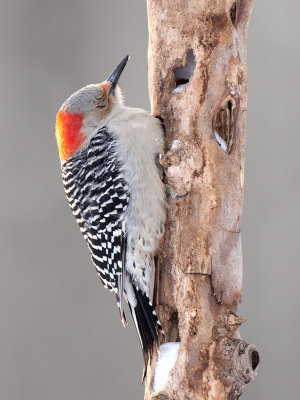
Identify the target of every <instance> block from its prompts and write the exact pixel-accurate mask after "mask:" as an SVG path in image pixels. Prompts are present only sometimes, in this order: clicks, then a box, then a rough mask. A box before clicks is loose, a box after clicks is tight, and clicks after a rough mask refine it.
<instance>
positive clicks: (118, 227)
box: [62, 127, 161, 355]
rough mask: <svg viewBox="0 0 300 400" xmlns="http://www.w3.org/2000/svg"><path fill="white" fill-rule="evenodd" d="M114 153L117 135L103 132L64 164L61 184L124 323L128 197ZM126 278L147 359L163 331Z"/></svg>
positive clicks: (144, 299) (145, 300)
mask: <svg viewBox="0 0 300 400" xmlns="http://www.w3.org/2000/svg"><path fill="white" fill-rule="evenodd" d="M115 149H116V139H115V138H114V136H113V135H112V134H111V133H110V132H108V130H107V129H106V128H105V127H104V128H102V129H100V130H99V132H98V133H97V134H96V135H95V136H94V137H93V138H92V139H91V141H90V144H89V146H88V147H87V148H86V149H84V150H82V151H81V152H79V153H77V154H76V155H75V156H73V157H71V158H69V159H68V160H66V161H65V162H64V163H63V164H62V179H63V184H64V188H65V192H66V195H67V199H68V202H69V204H70V207H71V209H72V212H73V214H74V216H75V218H76V221H77V223H78V225H79V227H80V230H81V232H82V233H83V235H84V238H85V240H86V242H87V244H88V247H89V250H90V252H91V258H92V261H93V263H94V265H95V268H96V271H97V273H98V275H99V277H100V279H101V281H102V283H103V285H104V287H105V288H107V289H109V290H110V291H112V292H114V293H115V294H116V297H117V302H118V306H119V308H120V313H121V318H122V321H123V322H124V320H125V317H124V314H123V308H122V296H123V285H124V279H125V277H124V276H125V274H126V252H127V246H126V235H127V232H126V224H125V220H124V213H125V212H126V210H127V208H128V206H129V202H130V193H129V187H128V184H127V183H126V181H125V179H124V175H123V173H122V168H121V167H122V166H121V165H120V162H119V160H118V159H117V156H116V151H115ZM127 279H128V280H129V281H130V283H131V284H132V289H133V293H134V296H135V299H136V305H135V307H134V308H133V307H132V305H131V304H130V301H129V302H128V303H129V306H130V310H131V313H132V315H133V319H134V322H135V325H136V328H137V331H138V334H139V338H140V341H141V344H142V348H143V352H144V355H145V354H146V353H148V352H149V350H150V351H151V348H152V345H153V342H155V341H157V340H158V335H157V329H160V330H161V326H160V324H159V321H158V319H157V316H156V314H155V312H154V309H153V307H152V305H151V302H150V299H149V298H148V297H147V295H146V294H145V293H143V292H142V291H140V290H139V288H138V286H137V284H136V283H134V282H135V279H134V277H132V276H130V275H129V276H128V275H127ZM125 295H126V293H125ZM128 297H129V296H128V295H127V298H128Z"/></svg>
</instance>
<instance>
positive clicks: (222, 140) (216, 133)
mask: <svg viewBox="0 0 300 400" xmlns="http://www.w3.org/2000/svg"><path fill="white" fill-rule="evenodd" d="M214 134H215V138H216V141H217V142H218V143H219V145H220V146H221V148H222V149H223V150H224V151H227V144H226V142H225V140H224V139H222V138H221V136H220V135H219V134H218V132H217V131H214Z"/></svg>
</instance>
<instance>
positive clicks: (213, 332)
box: [145, 0, 259, 400]
mask: <svg viewBox="0 0 300 400" xmlns="http://www.w3.org/2000/svg"><path fill="white" fill-rule="evenodd" d="M252 3H253V1H251V0H238V1H236V2H233V1H232V0H231V1H229V0H148V1H147V4H148V18H149V34H150V38H149V88H150V98H151V102H152V112H153V114H154V115H157V116H159V117H161V118H162V120H163V122H164V125H165V129H166V146H167V149H168V150H167V152H166V155H165V157H164V159H163V165H164V167H165V171H166V182H167V183H168V184H169V185H171V186H172V187H173V188H174V189H175V190H176V192H177V193H186V192H188V193H189V194H188V196H187V197H186V198H184V199H178V200H174V199H170V200H169V208H168V220H167V224H166V232H165V236H164V240H163V243H162V245H161V248H160V253H159V257H158V266H157V282H156V283H157V288H156V289H157V290H156V292H157V293H156V304H157V307H156V309H157V311H158V314H159V318H160V320H161V323H162V325H163V327H164V329H165V333H166V340H167V342H176V341H180V348H179V354H178V358H177V361H176V363H175V366H174V368H173V369H172V370H171V372H170V374H169V379H168V381H167V383H166V385H165V386H164V387H163V388H162V389H161V390H159V391H157V392H153V380H154V375H155V365H156V361H157V356H158V354H157V351H156V352H155V353H154V356H153V358H152V362H151V364H150V365H149V368H148V374H147V379H146V392H145V399H146V400H150V399H151V400H189V399H190V400H192V399H193V400H194V399H201V400H202V399H203V400H204V399H205V400H208V399H210V400H213V399H214V400H221V399H237V398H238V397H239V396H240V395H241V394H242V392H243V391H244V388H245V384H247V383H248V382H249V381H250V380H251V379H253V378H254V376H255V374H256V372H255V370H256V368H257V366H258V362H259V356H258V352H257V350H256V349H255V347H254V346H252V345H249V344H247V343H245V342H244V341H243V340H242V339H241V337H240V335H239V332H238V326H239V325H240V324H241V323H242V322H244V319H243V318H240V317H238V316H237V305H238V303H239V302H240V301H241V295H242V250H241V234H240V228H239V227H240V221H241V213H242V199H243V189H244V143H245V130H246V107H247V65H246V39H247V28H248V21H249V17H250V13H251V8H252Z"/></svg>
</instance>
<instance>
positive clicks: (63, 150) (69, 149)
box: [56, 111, 85, 161]
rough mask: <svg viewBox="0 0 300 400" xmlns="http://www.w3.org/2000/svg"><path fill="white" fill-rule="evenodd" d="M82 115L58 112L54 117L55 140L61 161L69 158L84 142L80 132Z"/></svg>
mask: <svg viewBox="0 0 300 400" xmlns="http://www.w3.org/2000/svg"><path fill="white" fill-rule="evenodd" d="M82 120H83V116H82V114H71V113H69V112H68V111H59V112H58V114H57V117H56V140H57V145H58V150H59V156H60V159H61V160H62V161H64V160H66V159H67V158H69V157H71V156H72V155H73V154H74V153H75V152H76V150H77V149H78V148H79V147H80V146H81V145H82V143H83V142H84V139H85V137H84V135H83V134H82V132H81V126H82Z"/></svg>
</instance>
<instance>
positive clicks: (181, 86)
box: [172, 82, 189, 93]
mask: <svg viewBox="0 0 300 400" xmlns="http://www.w3.org/2000/svg"><path fill="white" fill-rule="evenodd" d="M188 86H189V82H187V83H184V84H183V85H179V86H177V88H175V89H173V90H172V93H181V92H182V90H183V88H185V87H188Z"/></svg>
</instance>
